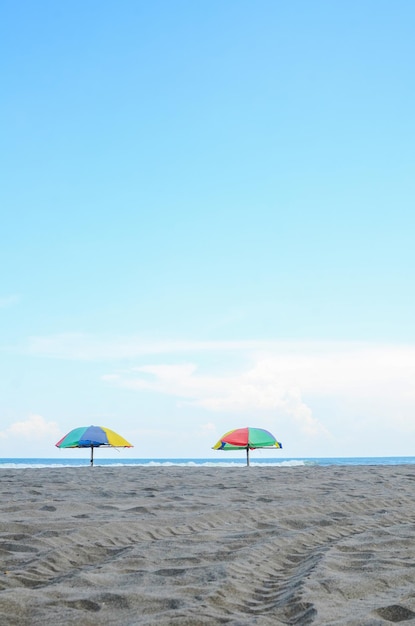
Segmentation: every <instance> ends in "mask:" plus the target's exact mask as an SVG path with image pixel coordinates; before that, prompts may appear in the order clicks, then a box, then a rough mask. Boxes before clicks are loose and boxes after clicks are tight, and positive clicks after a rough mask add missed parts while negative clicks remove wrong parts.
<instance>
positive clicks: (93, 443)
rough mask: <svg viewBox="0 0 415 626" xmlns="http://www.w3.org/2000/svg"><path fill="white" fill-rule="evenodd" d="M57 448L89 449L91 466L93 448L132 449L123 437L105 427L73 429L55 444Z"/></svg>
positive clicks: (92, 462)
mask: <svg viewBox="0 0 415 626" xmlns="http://www.w3.org/2000/svg"><path fill="white" fill-rule="evenodd" d="M55 445H56V447H57V448H91V465H93V464H94V448H101V447H102V446H111V447H113V448H132V447H133V446H132V445H131V443H129V442H128V441H127V440H126V439H124V437H121V435H118V434H117V433H115V432H114V431H113V430H110V429H109V428H105V426H80V427H79V428H74V429H73V430H71V431H70V432H69V433H68V434H67V435H65V437H62V439H60V440H59V441H58V443H56V444H55Z"/></svg>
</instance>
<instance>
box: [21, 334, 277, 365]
mask: <svg viewBox="0 0 415 626" xmlns="http://www.w3.org/2000/svg"><path fill="white" fill-rule="evenodd" d="M267 345H269V344H268V343H267V342H258V341H187V340H179V341H149V340H148V339H144V338H142V337H139V336H135V335H132V336H115V337H114V336H111V337H105V336H95V335H88V334H84V333H61V334H56V335H46V336H35V337H30V338H29V339H28V340H27V341H26V342H25V343H24V344H23V345H22V346H20V350H21V351H23V352H26V353H29V354H33V355H38V356H43V357H49V358H56V359H71V360H80V361H81V360H82V361H97V360H116V359H131V358H136V357H139V356H144V355H152V354H172V353H185V352H215V351H219V350H220V351H237V350H238V351H240V350H253V349H260V348H266V346H267Z"/></svg>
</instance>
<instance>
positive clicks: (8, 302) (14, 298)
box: [0, 294, 21, 309]
mask: <svg viewBox="0 0 415 626" xmlns="http://www.w3.org/2000/svg"><path fill="white" fill-rule="evenodd" d="M20 299H21V298H20V296H19V295H17V294H11V295H8V296H0V309H6V308H8V307H10V306H13V305H15V304H17V303H18V302H19V301H20Z"/></svg>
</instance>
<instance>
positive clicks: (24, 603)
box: [0, 465, 415, 626]
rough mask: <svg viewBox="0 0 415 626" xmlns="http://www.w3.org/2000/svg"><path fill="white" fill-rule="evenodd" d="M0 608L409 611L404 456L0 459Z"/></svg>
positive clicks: (411, 571) (410, 540)
mask: <svg viewBox="0 0 415 626" xmlns="http://www.w3.org/2000/svg"><path fill="white" fill-rule="evenodd" d="M0 491H1V512H0V558H1V566H0V567H1V569H0V623H1V624H5V625H7V626H15V625H18V626H26V625H27V626H37V625H41V624H42V625H45V624H48V625H49V624H50V625H54V626H56V625H65V626H66V625H67V626H71V625H75V624H77V625H79V624H82V626H98V625H99V626H106V625H114V626H120V625H121V626H128V625H135V624H159V625H166V624H177V625H180V626H186V625H204V624H230V625H234V626H243V625H251V624H258V625H264V626H268V625H269V626H271V625H272V626H278V625H281V624H299V625H301V626H303V625H307V624H316V625H318V624H326V625H329V626H336V625H342V626H343V625H349V626H351V625H355V626H380V625H384V624H391V623H398V622H400V623H403V624H411V623H413V624H415V504H414V497H415V467H414V466H405V465H404V466H389V467H386V466H371V467H367V466H362V467H335V466H331V467H286V468H283V467H267V468H262V467H255V466H251V467H250V468H246V467H237V468H206V467H200V468H199V467H195V468H187V467H186V468H181V467H169V468H166V467H162V468H159V467H117V468H114V467H112V468H108V467H99V466H97V467H94V468H90V467H85V468H57V469H55V468H50V469H16V470H1V472H0Z"/></svg>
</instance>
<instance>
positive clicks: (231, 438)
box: [213, 426, 282, 465]
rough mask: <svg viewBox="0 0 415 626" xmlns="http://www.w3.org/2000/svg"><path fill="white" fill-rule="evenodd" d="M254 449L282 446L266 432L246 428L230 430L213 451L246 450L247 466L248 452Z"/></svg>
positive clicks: (260, 429) (247, 462)
mask: <svg viewBox="0 0 415 626" xmlns="http://www.w3.org/2000/svg"><path fill="white" fill-rule="evenodd" d="M255 448H282V444H281V443H280V442H279V441H277V440H276V439H275V437H274V435H272V434H271V433H270V432H269V431H268V430H265V429H263V428H251V427H249V426H247V427H246V428H236V429H235V430H230V431H229V432H227V433H225V434H224V435H223V436H222V437H221V438H220V439H219V441H218V442H217V443H215V445H214V446H213V450H246V464H247V465H249V450H255Z"/></svg>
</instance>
